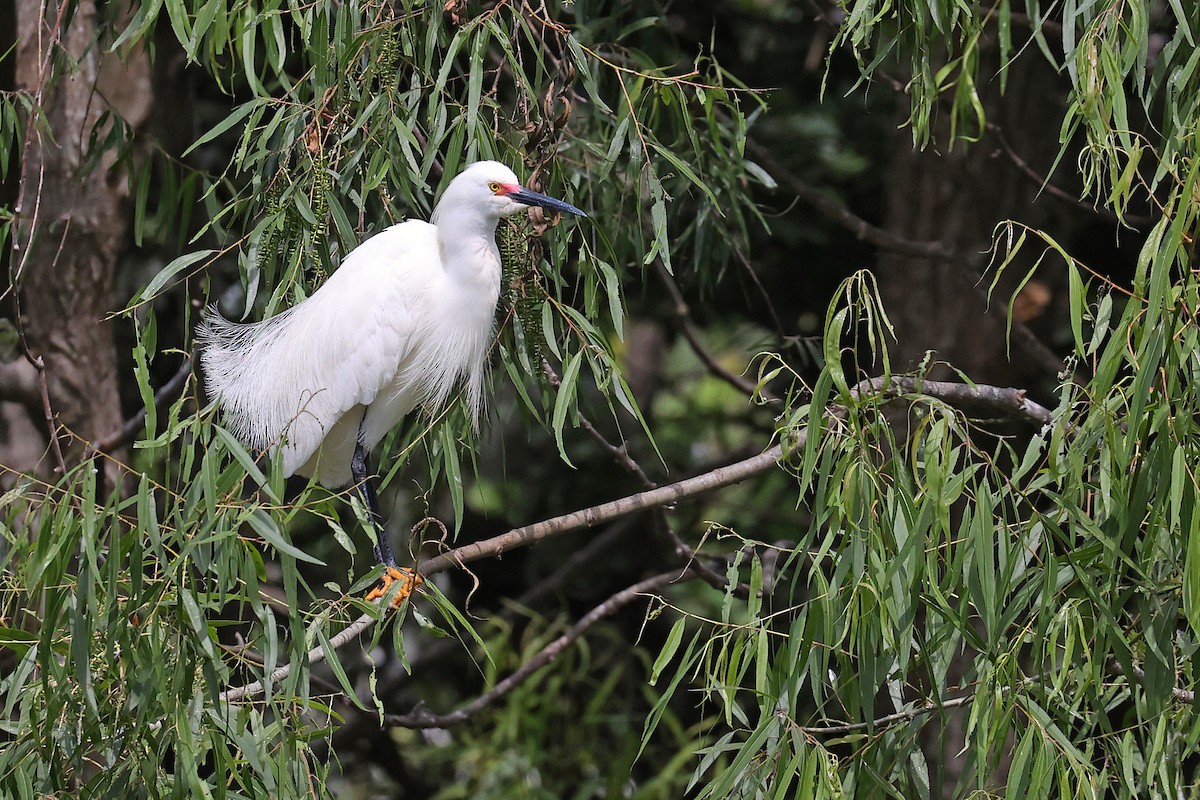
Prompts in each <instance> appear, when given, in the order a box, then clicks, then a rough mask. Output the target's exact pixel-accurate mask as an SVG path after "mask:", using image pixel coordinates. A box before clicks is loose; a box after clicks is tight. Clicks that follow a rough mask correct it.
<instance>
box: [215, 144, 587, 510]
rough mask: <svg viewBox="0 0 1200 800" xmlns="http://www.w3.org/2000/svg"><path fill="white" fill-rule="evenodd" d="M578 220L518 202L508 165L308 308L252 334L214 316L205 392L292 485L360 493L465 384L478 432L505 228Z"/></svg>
mask: <svg viewBox="0 0 1200 800" xmlns="http://www.w3.org/2000/svg"><path fill="white" fill-rule="evenodd" d="M529 205H539V206H543V207H546V208H550V209H553V210H558V211H569V212H571V213H574V214H580V215H582V214H583V212H581V211H580V210H579V209H577V208H575V207H574V206H571V205H568V204H566V203H563V202H561V201H558V200H554V199H552V198H549V197H546V196H545V195H541V194H538V193H536V192H531V191H529V190H527V189H523V188H521V187H520V185H519V184H518V182H517V177H516V175H514V174H513V172H512V171H511V170H509V169H508V168H507V167H505V166H504V165H502V164H499V163H497V162H494V161H484V162H479V163H477V164H473V165H471V166H470V167H468V168H467V169H466V170H464V171H463V172H462V173H461V174H460V175H459V176H458V177H456V178H455V179H454V180H453V181H452V182H451V183H450V185H449V186H448V187H447V189H446V191H445V193H444V195H443V196H442V199H441V201H440V202H439V203H438V205H437V208H436V209H435V210H434V213H433V221H432V222H420V221H416V220H413V221H409V222H404V223H401V224H399V225H393V226H392V227H390V228H388V229H387V230H385V231H383V232H382V233H380V234H378V235H376V236H375V237H373V238H371V239H369V240H367V241H366V242H364V243H363V244H361V245H360V246H359V247H357V248H355V249H354V250H353V251H352V252H351V253H350V254H349V255H347V256H346V258H345V260H344V262H343V263H342V265H341V267H340V268H338V269H337V271H335V272H334V274H333V275H332V276H331V277H330V278H329V280H328V281H327V282H326V283H325V284H324V285H323V286H321V288H320V289H318V290H317V291H316V292H315V293H313V295H312V296H311V297H309V298H308V299H306V300H304V301H303V302H301V303H299V304H298V305H296V306H294V307H293V308H291V309H289V310H287V311H285V312H283V313H281V314H279V315H277V316H274V317H271V318H270V319H266V320H263V321H262V322H258V323H253V324H238V323H234V322H229V321H228V320H225V319H223V318H222V317H221V316H220V315H219V314H217V313H216V311H215V310H211V309H210V310H209V311H208V312H207V313H206V314H205V316H204V319H203V322H202V323H201V326H200V329H199V331H198V339H199V342H200V347H201V363H202V365H203V368H204V377H205V385H206V388H207V390H208V393H209V395H210V396H211V397H213V398H215V399H216V400H218V402H219V403H220V406H221V408H222V410H223V412H224V416H225V420H226V424H227V425H228V426H229V427H230V429H231V430H232V431H233V433H234V434H235V435H237V436H238V438H239V439H240V440H241V441H242V442H244V443H245V444H246V445H248V446H250V447H252V448H255V449H258V450H264V451H270V452H271V454H272V455H273V457H282V458H283V469H284V473H285V474H286V475H292V474H294V473H295V474H300V475H304V476H313V475H315V476H316V477H317V479H318V480H319V481H320V482H321V483H322V484H324V485H325V486H328V487H330V488H338V487H341V486H345V485H346V484H348V483H350V482H351V481H352V480H363V476H358V475H355V474H353V472H352V459H353V457H354V453H355V447H356V445H357V444H359V443H361V445H362V447H363V449H364V450H366V451H368V452H369V451H370V450H371V449H372V448H373V447H375V445H377V444H378V443H379V441H380V440H381V439H382V438H383V437H384V436H385V435H386V434H387V432H388V431H389V430H390V429H391V428H392V427H393V426H394V425H395V424H396V423H397V422H399V421H400V420H401V419H402V418H403V417H404V416H405V415H407V414H408V413H409V412H411V411H412V410H413V409H415V408H417V407H418V406H425V407H428V408H436V407H439V406H441V405H442V404H444V403H445V402H446V401H447V399H448V398H449V397H450V395H451V392H452V391H454V389H455V388H456V387H457V386H458V384H459V383H460V381H461V382H463V383H464V384H465V390H466V397H467V402H468V405H469V407H470V409H471V412H472V414H473V415H474V416H475V418H476V419H477V418H478V415H479V412H480V409H481V407H482V404H483V382H484V378H485V373H486V364H487V351H488V347H489V344H490V342H491V336H492V326H493V318H494V316H495V308H496V301H497V300H498V299H499V295H500V275H501V270H500V254H499V252H498V251H497V249H496V243H495V233H496V223H497V222H498V221H499V219H500V217H502V216H508V215H510V214H515V213H517V212H518V211H521V210H522V209H524V208H525V207H526V206H529Z"/></svg>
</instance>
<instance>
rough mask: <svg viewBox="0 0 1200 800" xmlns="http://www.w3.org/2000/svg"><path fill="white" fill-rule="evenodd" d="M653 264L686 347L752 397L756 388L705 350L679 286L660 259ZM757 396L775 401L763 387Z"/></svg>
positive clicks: (722, 377)
mask: <svg viewBox="0 0 1200 800" xmlns="http://www.w3.org/2000/svg"><path fill="white" fill-rule="evenodd" d="M654 264H655V272H656V273H657V274H658V277H659V278H660V279H661V280H662V282H663V285H664V286H666V287H667V292H669V293H670V295H671V300H672V301H673V302H674V304H675V308H674V311H675V316H676V317H677V318H678V319H679V330H680V332H681V333H683V337H684V338H685V339H687V343H688V346H690V347H691V348H692V352H693V353H695V354H696V357H697V358H699V359H700V361H701V362H702V363H703V364H704V366H705V367H706V368H707V369H708V371H709V372H711V373H712V374H713V375H715V376H716V377H718V378H720V379H721V380H723V381H725V382H726V383H728V384H729V385H730V386H732V387H733V388H735V389H737V390H738V391H739V392H741V393H742V394H744V395H746V396H747V397H753V396H754V394H755V392H756V391H757V387H756V386H755V385H754V384H753V383H751V382H750V381H748V380H746V379H745V378H744V377H742V376H741V375H737V374H735V373H733V372H732V371H730V370H728V369H726V368H725V367H723V366H722V365H721V364H719V363H717V360H716V359H715V358H713V357H712V354H711V353H709V352H708V350H707V349H705V347H704V344H703V342H701V341H700V334H699V333H698V332H697V331H696V326H695V324H694V323H693V322H692V312H691V309H690V308H689V307H688V304H687V301H686V300H685V299H684V297H683V292H682V291H681V290H680V288H679V284H677V283H676V282H675V278H673V277H672V276H671V273H669V272H667V268H666V267H665V266H663V264H662V260H661V259H655V260H654ZM758 394H759V396H760V397H762V398H763V399H765V400H774V399H775V397H774V395H772V394H771V393H770V392H769V391H767V390H766V388H765V387H764V389H763V390H762V391H760V392H758Z"/></svg>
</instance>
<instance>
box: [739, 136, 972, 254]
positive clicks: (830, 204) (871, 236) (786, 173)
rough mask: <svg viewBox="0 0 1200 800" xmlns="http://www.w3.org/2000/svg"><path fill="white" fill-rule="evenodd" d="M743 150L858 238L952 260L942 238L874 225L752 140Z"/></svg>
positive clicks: (904, 251)
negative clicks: (921, 238)
mask: <svg viewBox="0 0 1200 800" xmlns="http://www.w3.org/2000/svg"><path fill="white" fill-rule="evenodd" d="M746 150H747V151H748V152H749V153H750V154H751V155H752V156H753V157H754V159H755V160H756V161H758V162H759V163H760V164H761V165H762V167H763V169H765V170H766V171H767V172H768V173H770V175H771V176H772V177H773V178H775V180H776V181H778V182H779V184H780V185H781V186H783V187H784V188H786V189H787V190H788V191H789V192H793V193H795V194H797V195H799V196H800V198H801V199H802V200H804V201H805V202H806V203H808V204H809V205H811V206H813V207H814V208H816V209H817V210H818V211H820V212H821V213H822V214H823V215H825V216H826V217H829V218H830V219H832V220H833V221H834V222H837V223H838V224H840V225H842V227H844V228H846V229H847V230H848V231H850V232H851V233H853V234H854V235H855V236H857V237H858V238H859V239H862V240H863V241H865V242H870V243H871V244H873V245H875V246H876V247H878V248H880V249H882V250H888V251H890V252H893V253H900V254H901V255H906V256H916V257H917V258H932V259H937V260H940V261H953V260H955V254H954V253H953V252H952V251H951V250H950V249H949V248H947V247H946V246H945V245H944V244H942V243H941V242H915V241H913V240H911V239H905V238H904V237H902V236H897V235H896V234H894V233H890V232H888V231H885V230H884V229H883V228H879V227H876V226H874V225H872V224H871V223H869V222H867V221H866V220H865V219H863V218H862V217H860V216H858V215H857V214H855V213H854V212H852V211H851V210H850V209H848V208H846V206H845V204H843V203H842V201H841V200H838V199H836V198H834V197H831V196H830V195H828V194H826V193H825V192H822V191H820V190H819V189H817V188H816V187H814V186H810V185H809V184H808V182H807V181H805V180H803V179H802V178H800V176H798V175H796V174H795V173H793V172H792V171H791V170H789V169H787V168H786V167H784V166H783V164H781V163H780V162H779V161H778V160H777V159H776V158H775V156H774V155H773V154H772V153H771V151H770V150H768V149H767V148H765V147H763V146H762V145H760V144H758V143H757V142H755V141H753V140H749V139H748V140H746Z"/></svg>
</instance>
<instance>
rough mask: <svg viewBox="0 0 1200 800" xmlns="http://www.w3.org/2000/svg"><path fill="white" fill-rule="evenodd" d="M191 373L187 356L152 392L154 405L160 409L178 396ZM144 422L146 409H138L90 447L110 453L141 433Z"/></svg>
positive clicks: (190, 365) (190, 364) (190, 362)
mask: <svg viewBox="0 0 1200 800" xmlns="http://www.w3.org/2000/svg"><path fill="white" fill-rule="evenodd" d="M191 374H192V359H191V357H190V356H189V357H187V358H185V359H184V360H183V363H182V364H181V365H180V366H179V370H178V371H177V372H176V373H175V374H174V375H173V376H172V377H171V380H169V381H167V382H166V383H164V384H163V385H162V387H160V388H159V390H158V391H157V392H155V393H154V407H155V408H157V409H158V410H159V411H161V410H162V409H163V408H165V407H166V406H167V405H168V404H169V403H171V402H172V401H173V400H175V398H176V397H178V396H179V393H180V392H182V391H183V387H184V386H186V385H187V380H188V377H190V376H191ZM145 424H146V409H144V408H141V409H138V412H137V413H136V414H134V415H133V416H132V417H130V418H129V419H128V420H126V421H125V424H123V425H122V426H121V427H120V429H118V430H115V431H113V432H112V433H110V434H108V435H107V436H105V437H103V438H101V439H99V440H98V441H96V442H94V443H93V444H92V447H93V448H95V449H96V450H97V451H99V452H101V453H111V452H112V451H113V450H116V449H117V448H119V447H124V446H125V445H127V444H129V443H130V442H132V441H133V440H134V438H135V437H136V436H137V435H138V434H139V433H141V431H142V429H143V427H145Z"/></svg>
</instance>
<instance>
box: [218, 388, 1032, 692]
mask: <svg viewBox="0 0 1200 800" xmlns="http://www.w3.org/2000/svg"><path fill="white" fill-rule="evenodd" d="M867 390H871V391H885V392H890V393H894V394H896V395H897V396H899V395H900V394H901V393H904V394H908V393H919V394H924V395H927V396H930V397H936V398H938V399H941V400H945V401H946V402H948V403H951V404H966V403H972V404H978V405H983V406H987V407H991V408H997V409H1000V410H1003V411H1005V412H1007V413H1011V414H1013V415H1014V416H1017V417H1020V418H1023V419H1026V420H1027V421H1029V422H1031V423H1034V424H1038V425H1045V424H1047V423H1049V422H1051V421H1052V415H1051V413H1050V412H1049V411H1048V410H1047V409H1045V408H1044V407H1042V406H1040V405H1038V404H1037V403H1034V402H1032V401H1030V400H1028V399H1027V398H1026V397H1025V392H1024V390H1022V389H1009V388H1002V387H996V386H988V385H985V384H976V385H974V386H970V385H967V384H958V383H950V382H947V381H925V380H919V379H916V378H903V377H892V378H890V379H887V380H885V379H884V378H872V379H869V380H866V381H863V382H861V383H859V384H858V386H857V387H855V389H854V392H855V393H856V394H857V395H862V394H865V393H866V392H867ZM839 408H840V407H839V406H831V407H830V409H829V410H830V413H833V412H835V411H837V410H838V409H839ZM808 435H809V429H808V428H804V429H802V430H800V431H799V432H798V433H797V434H796V436H795V437H794V438H793V439H792V441H791V442H789V446H788V450H789V452H792V451H795V450H797V449H801V448H803V447H804V445H805V443H806V442H807V441H808ZM783 455H784V449H783V446H782V445H778V444H777V445H775V446H773V447H771V448H770V449H768V450H766V451H765V452H762V453H759V454H758V455H755V456H751V457H750V458H747V459H744V460H742V461H738V462H735V463H733V464H729V465H727V466H724V467H718V468H716V469H713V470H711V471H709V472H706V473H704V474H702V475H697V476H696V477H693V478H688V479H686V480H682V481H678V482H676V483H672V484H669V485H667V486H660V487H658V488H655V489H650V490H647V491H644V492H639V493H637V494H633V495H629V496H627V497H622V498H620V499H617V500H612V501H610V502H608V503H601V504H600V505H597V506H592V507H591V508H585V509H583V510H581V511H573V512H571V513H569V514H563V515H561V516H557V517H552V518H550V519H547V520H543V521H541V522H536V523H533V524H532V525H526V526H523V527H520V528H514V529H513V530H511V531H508V532H507V533H502V534H500V535H499V536H493V537H492V538H490V539H485V540H483V541H481V542H473V543H471V544H468V545H464V546H462V547H459V548H456V549H454V550H451V551H450V552H448V553H444V554H442V555H439V556H436V557H434V558H432V559H430V560H429V561H427V562H426V563H425V565H424V566H423V567H421V569H420V572H421V574H422V575H423V576H425V577H428V576H431V575H435V574H437V573H439V572H445V571H446V570H449V569H451V568H453V567H456V566H461V565H463V564H466V563H467V562H470V561H478V560H480V559H483V558H488V557H491V556H499V555H501V554H503V553H505V552H506V551H508V550H512V549H513V548H516V547H525V546H527V545H531V544H534V543H536V542H540V541H541V540H543V539H548V538H550V537H552V536H558V535H560V534H563V533H567V532H568V531H574V530H579V529H582V528H591V527H594V526H596V525H599V524H600V523H603V522H608V521H610V520H614V519H617V518H619V517H623V516H626V515H628V514H633V513H635V512H638V511H643V510H645V509H649V508H655V507H658V506H667V505H671V504H672V503H675V502H678V501H679V500H684V499H686V498H689V497H695V496H696V495H700V494H704V493H706V492H710V491H713V490H715V489H721V488H724V487H726V486H730V485H732V484H735V483H740V482H741V481H744V480H746V479H747V478H750V477H752V476H754V475H757V474H759V473H762V472H766V471H767V470H769V469H771V468H772V467H773V466H775V464H776V463H778V461H779V459H780V458H782V457H783ZM688 572H689V574H690V573H691V569H690V568H689V569H688ZM671 574H672V575H679V574H681V573H680V572H678V571H676V572H672V573H671ZM660 577H661V576H660ZM378 619H379V617H378V616H377V615H376V614H371V613H367V614H363V615H362V616H361V617H359V618H358V619H357V620H355V621H354V622H353V623H351V624H350V625H349V626H347V627H346V628H345V629H343V630H341V631H339V632H338V633H337V634H335V635H334V636H332V637H330V640H329V642H330V644H331V645H332V646H333V648H334V649H337V648H339V647H341V646H342V645H344V644H346V643H348V642H350V641H351V640H353V639H355V638H357V637H358V636H360V635H361V634H362V633H363V632H364V631H366V630H367V629H368V628H370V627H371V625H373V624H374V623H375V622H376V621H377V620H378ZM325 655H326V653H325V650H324V648H322V647H314V648H313V649H312V650H309V651H308V654H307V658H306V660H307V663H308V664H310V665H311V664H316V663H319V662H321V661H324V660H325ZM291 668H292V667H291V664H284V665H282V666H280V667H278V668H277V669H276V670H275V671H274V672H272V673H271V678H270V680H271V682H273V683H276V682H279V681H281V680H283V679H284V678H285V677H287V675H288V673H289V672H290V671H291ZM262 691H263V684H262V682H261V681H255V682H253V683H250V684H247V685H245V686H240V687H236V688H233V689H228V690H226V691H224V692H221V694H220V695H219V696H218V700H219V701H221V702H234V701H237V700H243V699H248V698H251V697H255V696H257V695H259V694H261V693H262Z"/></svg>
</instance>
